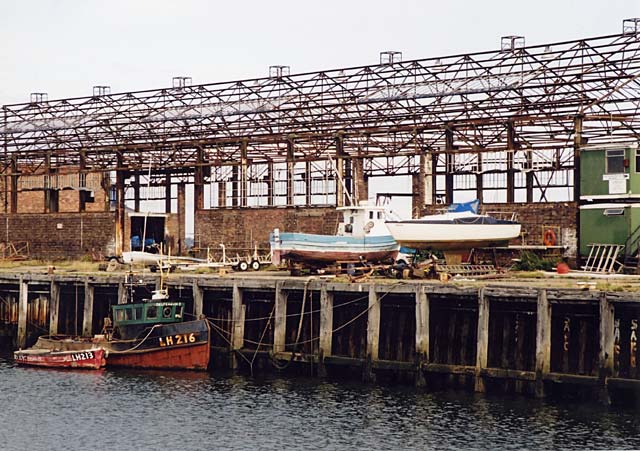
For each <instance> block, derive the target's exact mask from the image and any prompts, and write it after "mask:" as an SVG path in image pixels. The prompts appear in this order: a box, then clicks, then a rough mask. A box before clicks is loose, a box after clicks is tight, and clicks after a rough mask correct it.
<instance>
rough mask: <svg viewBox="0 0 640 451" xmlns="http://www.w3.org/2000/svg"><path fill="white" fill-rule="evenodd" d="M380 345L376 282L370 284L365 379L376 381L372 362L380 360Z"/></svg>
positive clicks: (378, 303) (378, 304)
mask: <svg viewBox="0 0 640 451" xmlns="http://www.w3.org/2000/svg"><path fill="white" fill-rule="evenodd" d="M379 346H380V301H379V299H378V294H377V293H376V286H375V284H373V283H372V284H370V285H369V314H368V317H367V363H366V364H365V368H364V371H363V379H364V380H365V381H367V382H373V381H375V375H374V374H373V370H372V363H373V362H374V361H376V360H378V353H379Z"/></svg>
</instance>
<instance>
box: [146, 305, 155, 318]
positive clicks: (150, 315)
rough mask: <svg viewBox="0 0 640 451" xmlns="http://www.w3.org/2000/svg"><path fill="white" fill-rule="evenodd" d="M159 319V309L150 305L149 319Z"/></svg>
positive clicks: (148, 310) (148, 309)
mask: <svg viewBox="0 0 640 451" xmlns="http://www.w3.org/2000/svg"><path fill="white" fill-rule="evenodd" d="M157 317H158V307H156V306H155V305H150V306H149V307H147V318H149V319H152V318H157Z"/></svg>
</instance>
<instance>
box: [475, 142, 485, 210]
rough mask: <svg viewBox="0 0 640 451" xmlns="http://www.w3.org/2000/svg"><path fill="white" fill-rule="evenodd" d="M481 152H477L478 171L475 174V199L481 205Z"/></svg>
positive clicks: (482, 180)
mask: <svg viewBox="0 0 640 451" xmlns="http://www.w3.org/2000/svg"><path fill="white" fill-rule="evenodd" d="M482 166H483V162H482V152H478V170H477V173H476V198H477V199H478V200H479V201H480V203H481V204H482V203H483V202H484V178H483V175H482V174H483V171H482Z"/></svg>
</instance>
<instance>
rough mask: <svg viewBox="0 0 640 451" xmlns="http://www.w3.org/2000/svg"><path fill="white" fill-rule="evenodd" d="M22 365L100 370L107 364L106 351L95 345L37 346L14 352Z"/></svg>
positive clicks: (14, 355) (17, 360)
mask: <svg viewBox="0 0 640 451" xmlns="http://www.w3.org/2000/svg"><path fill="white" fill-rule="evenodd" d="M13 358H14V359H15V361H16V363H18V364H20V365H30V366H42V367H48V368H62V369H84V370H98V369H100V368H104V366H105V364H106V360H105V351H104V349H102V348H100V347H96V346H95V345H92V346H89V347H86V348H85V349H82V350H61V349H55V348H49V349H47V348H45V347H38V346H37V343H36V346H34V347H33V348H29V349H21V350H19V351H15V352H14V353H13Z"/></svg>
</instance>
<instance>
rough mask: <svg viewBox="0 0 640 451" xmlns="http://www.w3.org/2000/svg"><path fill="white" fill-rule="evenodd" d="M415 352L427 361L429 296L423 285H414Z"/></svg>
mask: <svg viewBox="0 0 640 451" xmlns="http://www.w3.org/2000/svg"><path fill="white" fill-rule="evenodd" d="M415 296H416V354H417V355H418V359H419V360H420V361H422V362H428V361H429V297H428V296H427V293H426V292H425V291H424V289H423V287H421V286H417V287H416V295H415Z"/></svg>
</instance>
